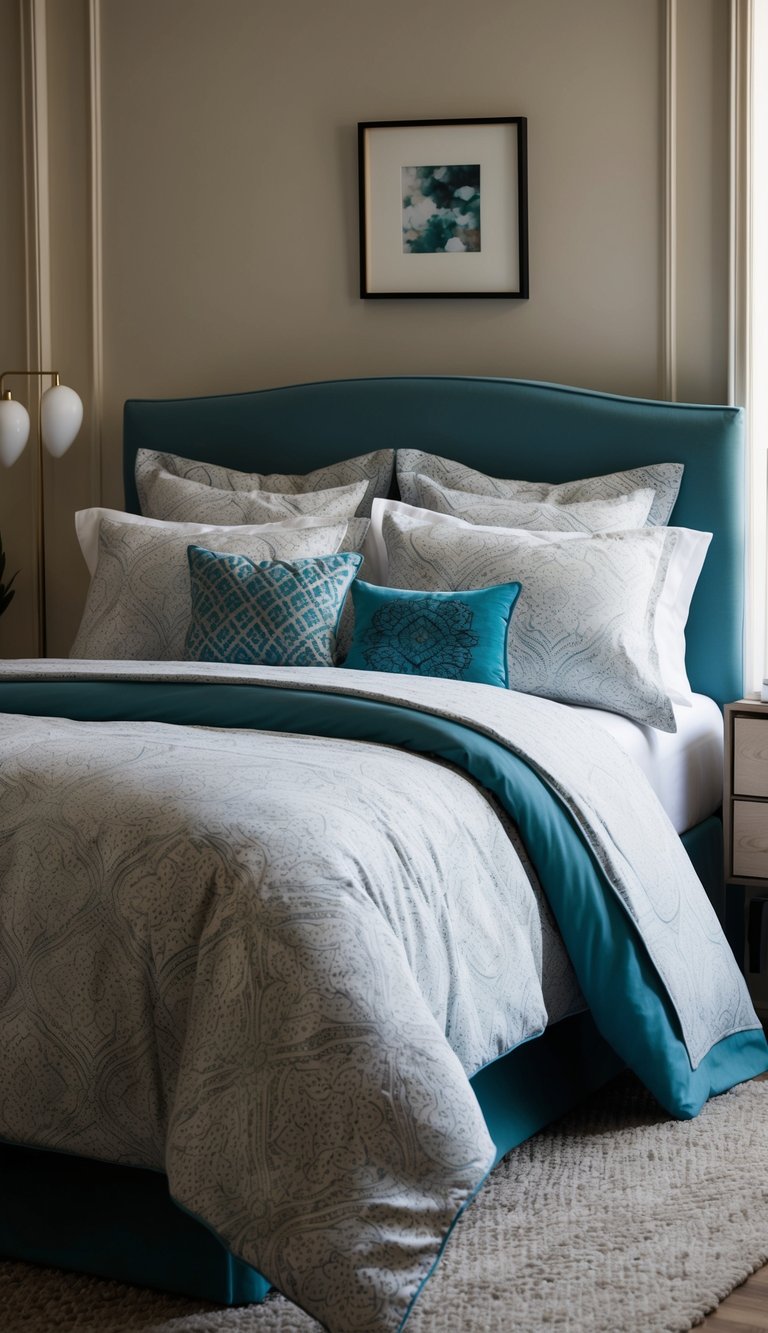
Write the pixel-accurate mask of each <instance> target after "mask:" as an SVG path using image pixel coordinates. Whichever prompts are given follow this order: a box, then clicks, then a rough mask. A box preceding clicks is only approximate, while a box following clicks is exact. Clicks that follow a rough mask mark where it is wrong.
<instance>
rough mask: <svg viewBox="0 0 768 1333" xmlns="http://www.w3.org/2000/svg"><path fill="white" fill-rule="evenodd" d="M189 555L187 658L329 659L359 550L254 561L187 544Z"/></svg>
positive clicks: (311, 662)
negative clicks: (308, 557) (298, 558)
mask: <svg viewBox="0 0 768 1333" xmlns="http://www.w3.org/2000/svg"><path fill="white" fill-rule="evenodd" d="M187 558H188V560H189V571H190V578H191V585H192V586H191V592H192V619H191V621H190V626H189V630H188V631H187V639H186V644H185V649H184V656H185V658H186V659H187V660H188V661H194V662H249V663H258V664H260V665H262V666H333V653H334V649H335V646H336V630H337V628H338V624H339V619H340V617H341V611H342V607H343V606H344V599H345V597H346V595H347V593H348V591H349V585H350V584H351V582H352V580H353V578H354V577H355V574H356V573H357V571H358V569H359V568H360V565H361V564H362V562H363V557H362V556H361V555H358V554H356V553H354V552H350V551H342V552H339V554H337V555H324V556H316V557H314V558H313V559H304V560H259V561H258V562H254V561H253V560H249V559H248V557H247V556H244V555H227V554H224V553H222V552H219V551H207V550H206V549H205V548H204V547H202V546H188V547H187Z"/></svg>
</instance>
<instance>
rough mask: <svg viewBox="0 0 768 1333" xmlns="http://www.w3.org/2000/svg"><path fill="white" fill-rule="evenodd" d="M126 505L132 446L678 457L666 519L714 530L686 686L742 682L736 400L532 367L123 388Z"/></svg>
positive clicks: (726, 695)
mask: <svg viewBox="0 0 768 1333" xmlns="http://www.w3.org/2000/svg"><path fill="white" fill-rule="evenodd" d="M123 441H124V479H125V498H126V506H127V508H128V509H129V510H132V511H133V512H138V497H137V495H136V487H135V482H134V466H135V459H136V451H137V450H138V449H140V448H144V449H156V450H160V451H162V452H166V453H174V454H180V455H182V456H183V457H185V458H198V459H206V460H209V461H212V462H216V463H221V464H223V465H224V466H226V467H233V468H237V469H239V470H241V471H245V472H248V471H251V472H298V473H301V472H309V471H311V470H312V469H313V468H316V467H320V466H322V465H323V464H324V463H330V462H336V461H338V460H339V459H342V458H350V457H353V456H354V455H355V454H362V453H367V452H368V451H370V450H372V449H384V448H418V449H425V450H428V451H429V452H431V453H435V454H442V455H444V456H446V457H449V458H455V459H458V460H460V461H461V462H463V463H467V464H469V466H470V467H474V468H478V469H480V470H481V471H482V472H487V473H489V474H490V475H491V476H497V477H516V478H520V479H522V480H527V481H570V480H573V479H575V478H577V477H588V476H598V475H600V474H601V473H604V472H617V471H621V470H623V469H625V468H631V467H638V466H639V465H640V464H643V463H668V462H679V463H683V464H684V465H685V472H684V474H683V482H682V486H681V488H680V496H679V499H678V501H677V504H676V506H675V510H674V513H673V515H672V522H673V523H675V524H677V525H679V526H680V527H688V528H698V529H700V530H702V531H706V532H712V533H713V534H714V537H713V540H712V543H711V545H710V548H709V553H708V555H707V559H706V562H705V565H704V570H703V573H702V575H701V579H700V580H699V584H698V587H697V589H696V593H695V595H694V600H693V603H692V606H691V613H690V617H689V621H688V629H687V632H686V639H687V643H688V654H687V662H688V672H689V676H690V679H691V684H692V686H693V688H694V690H697V691H699V692H700V693H702V694H709V695H710V696H711V697H712V698H714V699H716V700H717V701H718V703H720V704H721V705H722V704H724V703H726V702H728V701H729V700H731V699H736V698H739V697H740V696H741V693H742V690H743V603H744V522H745V518H744V511H745V503H744V494H745V491H744V467H745V460H744V420H743V409H742V408H738V407H721V406H708V405H699V404H694V403H667V402H655V401H653V400H651V399H642V398H625V397H621V396H620V395H617V394H607V393H598V392H596V391H594V390H591V389H578V388H571V387H570V386H566V385H560V384H546V383H540V382H538V381H532V380H512V379H490V378H481V377H469V376H467V377H464V376H413V377H410V376H409V377H392V378H380V379H378V378H377V379H353V380H331V381H325V382H320V383H313V384H298V385H289V386H287V387H285V388H279V389H261V390H258V391H257V392H255V393H239V394H226V395H221V396H217V397H206V398H176V399H157V400H147V399H143V400H142V399H132V400H129V401H128V402H127V403H126V404H125V412H124V436H123Z"/></svg>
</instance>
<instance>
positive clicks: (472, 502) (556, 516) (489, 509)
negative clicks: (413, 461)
mask: <svg viewBox="0 0 768 1333" xmlns="http://www.w3.org/2000/svg"><path fill="white" fill-rule="evenodd" d="M413 481H414V484H415V485H416V486H417V488H418V491H419V493H420V495H421V499H420V502H419V503H420V504H421V506H422V507H423V508H424V509H432V510H434V511H435V512H436V513H438V514H451V515H452V516H453V517H454V518H463V519H464V521H465V523H477V524H481V525H483V526H485V527H492V528H535V529H538V530H540V531H544V532H618V531H620V530H624V529H626V528H641V527H642V526H643V524H644V523H645V522H646V521H647V519H648V515H649V513H650V511H651V508H652V506H653V503H654V499H655V495H656V492H655V491H653V490H651V489H650V488H646V489H645V490H638V491H628V492H627V494H626V495H617V496H616V497H615V498H613V499H610V500H576V501H574V502H573V503H572V504H557V503H555V504H552V503H549V502H548V501H546V500H526V499H515V498H512V497H511V496H510V497H507V498H502V497H501V496H498V495H472V494H471V493H470V492H468V491H455V490H452V489H451V488H450V487H449V486H442V485H441V484H440V482H438V481H433V480H432V479H431V478H430V477H422V476H419V475H418V474H414V477H413Z"/></svg>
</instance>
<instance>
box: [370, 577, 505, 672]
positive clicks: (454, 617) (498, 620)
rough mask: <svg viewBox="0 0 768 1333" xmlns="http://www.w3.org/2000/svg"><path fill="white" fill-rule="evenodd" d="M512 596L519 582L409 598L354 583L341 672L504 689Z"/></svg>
mask: <svg viewBox="0 0 768 1333" xmlns="http://www.w3.org/2000/svg"><path fill="white" fill-rule="evenodd" d="M519 595H520V584H519V583H503V584H499V585H497V586H496V587H491V588H476V589H470V590H469V591H467V592H414V591H412V590H410V589H403V588H379V587H376V586H375V585H374V584H370V583H363V582H361V581H357V582H355V583H353V584H352V601H353V603H354V608H355V632H354V637H353V640H352V646H351V648H350V650H349V653H348V655H347V657H346V659H345V662H344V666H345V667H350V668H352V669H357V670H360V671H391V672H394V671H397V672H402V673H403V674H404V675H409V676H443V677H446V678H448V679H449V680H472V681H476V682H479V683H480V684H482V685H500V686H501V687H502V688H504V687H506V686H507V685H508V683H509V672H508V668H507V636H508V634H509V622H510V619H511V616H512V612H513V610H514V607H515V602H516V601H517V599H518V596H519Z"/></svg>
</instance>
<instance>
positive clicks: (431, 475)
mask: <svg viewBox="0 0 768 1333" xmlns="http://www.w3.org/2000/svg"><path fill="white" fill-rule="evenodd" d="M423 477H426V478H428V479H430V480H432V481H435V482H438V483H439V484H440V485H441V486H448V487H453V488H455V489H456V490H461V491H468V492H470V493H471V494H473V495H491V496H496V497H497V498H501V499H512V500H517V501H526V502H529V503H530V502H541V501H544V502H546V503H547V504H557V505H570V504H575V503H581V502H583V501H592V500H603V501H605V500H611V499H616V498H618V497H620V496H625V495H628V494H631V493H632V492H633V491H638V490H645V489H646V488H650V489H651V490H652V491H654V501H653V504H652V506H651V509H650V512H649V514H648V517H647V519H646V520H645V522H646V523H648V524H649V525H651V526H654V527H655V526H657V525H659V524H663V523H668V522H669V519H670V516H671V514H672V510H673V508H674V505H675V501H676V499H677V495H678V491H679V490H680V483H681V481H682V478H683V464H682V463H655V464H651V465H649V466H646V467H635V468H630V469H629V470H628V471H626V472H611V473H607V474H606V475H605V476H602V477H584V478H583V479H580V480H578V481H564V482H561V483H560V484H558V485H553V484H551V483H550V482H544V481H542V482H538V481H513V480H507V479H506V478H503V477H489V476H486V474H485V473H484V472H478V471H476V469H475V468H471V467H467V466H466V464H465V463H457V462H456V460H455V459H453V458H440V457H439V456H438V455H437V454H429V453H425V452H424V450H422V449H398V451H397V485H398V490H399V492H400V498H401V499H402V500H404V501H405V503H406V504H412V505H423V506H424V507H425V508H426V507H429V505H428V500H427V497H426V495H425V494H424V492H423V490H422V486H421V478H423ZM610 526H611V527H613V525H610Z"/></svg>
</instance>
